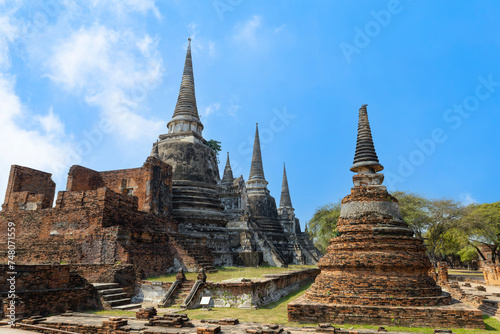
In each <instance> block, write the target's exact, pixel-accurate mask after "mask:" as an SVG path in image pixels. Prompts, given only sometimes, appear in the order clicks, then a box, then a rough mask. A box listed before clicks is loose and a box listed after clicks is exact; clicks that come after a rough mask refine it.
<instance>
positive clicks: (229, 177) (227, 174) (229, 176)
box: [222, 152, 234, 183]
mask: <svg viewBox="0 0 500 334" xmlns="http://www.w3.org/2000/svg"><path fill="white" fill-rule="evenodd" d="M233 180H234V177H233V170H232V169H231V163H230V161H229V152H227V160H226V167H225V168H224V176H223V177H222V183H232V182H233Z"/></svg>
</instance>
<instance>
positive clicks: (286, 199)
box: [280, 164, 293, 208]
mask: <svg viewBox="0 0 500 334" xmlns="http://www.w3.org/2000/svg"><path fill="white" fill-rule="evenodd" d="M280 208H293V207H292V200H291V199H290V190H288V180H287V177H286V168H285V164H283V182H282V183H281V199H280Z"/></svg>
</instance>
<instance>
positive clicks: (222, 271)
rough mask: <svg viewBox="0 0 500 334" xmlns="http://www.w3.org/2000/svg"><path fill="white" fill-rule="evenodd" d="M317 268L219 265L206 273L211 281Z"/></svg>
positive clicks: (171, 276) (162, 277) (190, 275)
mask: <svg viewBox="0 0 500 334" xmlns="http://www.w3.org/2000/svg"><path fill="white" fill-rule="evenodd" d="M311 268H317V267H316V266H314V265H312V266H305V265H291V266H288V268H278V267H256V268H252V267H220V268H217V269H218V270H219V271H218V272H216V273H209V274H207V281H211V282H221V281H225V280H228V279H234V278H240V277H244V278H262V277H263V275H265V274H279V273H282V272H285V271H290V270H299V269H311ZM175 275H176V273H173V274H168V275H160V276H152V277H148V278H147V279H146V280H147V281H161V282H174V281H175ZM185 275H186V279H188V280H196V276H197V275H198V273H185Z"/></svg>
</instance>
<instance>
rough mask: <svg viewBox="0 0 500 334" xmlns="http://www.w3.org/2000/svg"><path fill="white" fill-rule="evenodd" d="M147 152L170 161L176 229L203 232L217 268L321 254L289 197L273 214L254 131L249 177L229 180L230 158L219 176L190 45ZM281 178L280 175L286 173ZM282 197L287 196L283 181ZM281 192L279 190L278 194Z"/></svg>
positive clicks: (304, 259)
mask: <svg viewBox="0 0 500 334" xmlns="http://www.w3.org/2000/svg"><path fill="white" fill-rule="evenodd" d="M167 128H168V133H167V134H162V135H160V136H159V141H157V142H156V143H155V144H154V145H153V149H152V151H151V154H152V155H153V156H157V157H158V158H159V159H161V160H162V161H164V162H166V163H168V164H170V165H171V166H172V168H173V172H172V175H173V177H172V190H173V192H172V216H173V217H174V219H175V220H176V221H177V222H178V223H179V232H180V233H184V234H189V235H193V236H199V237H205V238H206V240H207V246H208V247H210V249H211V250H212V254H213V255H214V257H215V264H216V265H258V264H260V263H262V262H263V261H265V262H267V263H269V264H270V265H273V266H286V265H288V264H306V263H307V264H314V263H316V262H317V261H318V259H319V257H321V254H320V253H319V252H318V251H317V249H316V248H315V247H314V245H313V244H312V242H311V241H310V239H309V237H308V235H305V234H304V233H303V232H301V231H300V224H299V221H298V219H296V218H295V216H294V214H293V208H292V207H291V202H290V201H289V200H288V201H287V203H289V206H287V207H286V208H282V211H280V212H281V213H280V215H278V208H277V207H276V201H275V200H274V198H273V197H272V196H271V195H270V193H269V190H268V189H267V181H266V180H265V178H264V169H263V165H262V156H261V151H260V142H259V133H258V129H257V130H256V133H255V143H254V151H253V156H252V165H251V171H250V176H249V178H248V181H247V182H246V183H245V182H244V180H243V177H238V178H236V179H235V178H234V177H233V174H232V171H231V166H230V163H229V155H228V158H227V163H226V167H225V169H224V175H223V178H222V180H221V179H220V176H219V170H218V166H217V157H216V154H215V152H214V151H213V150H212V149H211V148H210V147H209V146H207V142H206V140H205V139H204V138H203V136H202V131H203V124H202V123H201V121H200V117H199V115H198V109H197V105H196V96H195V88H194V77H193V65H192V59H191V44H189V46H188V50H187V54H186V61H185V65H184V72H183V76H182V82H181V87H180V91H179V97H178V100H177V105H176V106H175V110H174V114H173V117H172V119H171V120H170V121H169V122H168V124H167ZM284 177H285V179H284V182H286V174H285V175H284ZM286 189H287V194H288V195H287V196H288V199H289V198H290V195H289V193H288V184H287V187H286ZM282 196H283V194H282Z"/></svg>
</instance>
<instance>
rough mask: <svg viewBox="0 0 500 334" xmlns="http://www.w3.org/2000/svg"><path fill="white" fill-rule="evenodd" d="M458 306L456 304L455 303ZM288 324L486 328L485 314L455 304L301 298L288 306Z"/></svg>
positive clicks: (458, 303) (460, 304) (463, 305)
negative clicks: (328, 301) (384, 303)
mask: <svg viewBox="0 0 500 334" xmlns="http://www.w3.org/2000/svg"><path fill="white" fill-rule="evenodd" d="M454 302H455V300H454ZM288 321H296V322H301V323H318V322H329V323H332V324H336V325H341V324H352V325H377V326H378V325H381V326H403V327H435V328H436V327H442V328H484V322H483V314H482V312H481V311H479V310H478V309H475V308H471V307H470V306H468V305H466V304H463V303H460V302H456V303H453V304H451V305H445V306H427V307H426V306H424V307H417V306H414V307H412V306H373V305H370V306H365V305H341V304H323V303H316V302H311V301H308V300H307V299H306V298H305V296H302V297H300V298H298V299H296V300H295V301H293V302H291V303H289V304H288Z"/></svg>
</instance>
